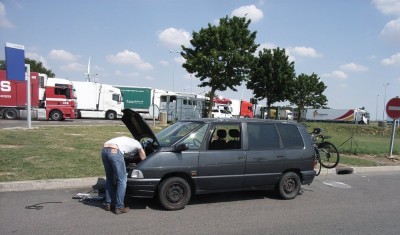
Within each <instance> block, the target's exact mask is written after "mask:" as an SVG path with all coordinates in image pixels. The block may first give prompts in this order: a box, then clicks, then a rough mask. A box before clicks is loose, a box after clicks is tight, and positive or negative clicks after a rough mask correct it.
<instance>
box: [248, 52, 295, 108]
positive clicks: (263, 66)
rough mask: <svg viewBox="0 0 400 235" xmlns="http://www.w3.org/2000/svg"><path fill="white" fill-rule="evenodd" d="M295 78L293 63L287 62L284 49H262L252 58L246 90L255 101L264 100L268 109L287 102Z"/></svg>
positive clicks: (287, 58)
mask: <svg viewBox="0 0 400 235" xmlns="http://www.w3.org/2000/svg"><path fill="white" fill-rule="evenodd" d="M295 76H296V74H295V69H294V62H289V57H288V56H287V55H286V52H285V49H280V48H279V47H278V48H276V49H273V50H271V49H263V50H262V51H260V52H259V53H258V57H255V58H254V63H253V65H252V69H251V72H250V77H249V78H250V79H249V81H248V82H247V88H248V89H250V90H253V94H254V97H255V98H256V99H258V100H262V99H266V100H267V107H268V108H270V107H271V105H272V104H273V103H275V102H282V101H285V100H289V98H290V95H291V94H292V92H293V85H292V84H293V81H294V78H295Z"/></svg>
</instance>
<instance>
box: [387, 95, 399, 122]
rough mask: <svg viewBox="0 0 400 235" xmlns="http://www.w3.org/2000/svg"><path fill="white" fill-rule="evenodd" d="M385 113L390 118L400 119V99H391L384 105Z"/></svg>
mask: <svg viewBox="0 0 400 235" xmlns="http://www.w3.org/2000/svg"><path fill="white" fill-rule="evenodd" d="M386 113H387V115H388V116H389V117H390V118H393V119H398V118H400V98H399V97H396V98H392V99H391V100H389V102H388V103H387V105H386Z"/></svg>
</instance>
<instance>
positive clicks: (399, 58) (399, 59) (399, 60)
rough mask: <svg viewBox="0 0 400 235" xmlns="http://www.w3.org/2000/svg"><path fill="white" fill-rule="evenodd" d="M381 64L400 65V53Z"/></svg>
mask: <svg viewBox="0 0 400 235" xmlns="http://www.w3.org/2000/svg"><path fill="white" fill-rule="evenodd" d="M381 62H382V64H383V65H400V53H397V54H395V55H392V56H391V57H389V58H386V59H383V60H382V61H381Z"/></svg>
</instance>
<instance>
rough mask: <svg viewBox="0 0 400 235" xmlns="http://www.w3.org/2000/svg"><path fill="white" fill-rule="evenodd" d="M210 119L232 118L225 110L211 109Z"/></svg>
mask: <svg viewBox="0 0 400 235" xmlns="http://www.w3.org/2000/svg"><path fill="white" fill-rule="evenodd" d="M211 117H212V118H232V114H231V113H230V112H229V111H227V110H225V109H212V110H211Z"/></svg>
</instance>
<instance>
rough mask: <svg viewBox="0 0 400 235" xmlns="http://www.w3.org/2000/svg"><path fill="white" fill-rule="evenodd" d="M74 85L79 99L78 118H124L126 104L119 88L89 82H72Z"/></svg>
mask: <svg viewBox="0 0 400 235" xmlns="http://www.w3.org/2000/svg"><path fill="white" fill-rule="evenodd" d="M72 84H73V85H74V88H75V93H76V97H77V99H78V107H77V109H78V118H106V119H108V120H113V119H117V118H121V117H122V110H123V109H124V103H123V102H122V95H121V90H120V89H118V88H117V87H114V86H111V85H107V84H102V83H97V82H89V81H88V82H85V81H72Z"/></svg>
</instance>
